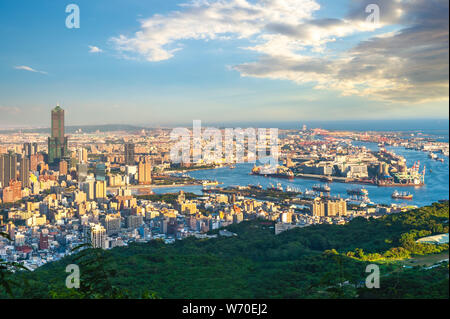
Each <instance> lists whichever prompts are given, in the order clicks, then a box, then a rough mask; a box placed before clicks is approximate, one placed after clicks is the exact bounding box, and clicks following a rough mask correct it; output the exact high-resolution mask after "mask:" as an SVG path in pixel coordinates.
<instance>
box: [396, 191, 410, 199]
mask: <svg viewBox="0 0 450 319" xmlns="http://www.w3.org/2000/svg"><path fill="white" fill-rule="evenodd" d="M392 198H393V199H408V200H409V199H413V195H412V194H411V193H408V192H402V193H400V192H397V191H394V192H393V193H392Z"/></svg>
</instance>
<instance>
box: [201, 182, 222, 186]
mask: <svg viewBox="0 0 450 319" xmlns="http://www.w3.org/2000/svg"><path fill="white" fill-rule="evenodd" d="M218 184H219V182H218V181H203V182H202V185H203V186H215V185H218Z"/></svg>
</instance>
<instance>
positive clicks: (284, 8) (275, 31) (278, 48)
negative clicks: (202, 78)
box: [111, 0, 449, 103]
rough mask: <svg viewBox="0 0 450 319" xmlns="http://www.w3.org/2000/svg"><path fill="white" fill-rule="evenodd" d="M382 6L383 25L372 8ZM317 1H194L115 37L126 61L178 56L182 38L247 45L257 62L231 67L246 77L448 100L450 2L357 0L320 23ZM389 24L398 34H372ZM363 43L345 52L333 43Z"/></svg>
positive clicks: (402, 99) (379, 96)
mask: <svg viewBox="0 0 450 319" xmlns="http://www.w3.org/2000/svg"><path fill="white" fill-rule="evenodd" d="M371 3H374V4H376V5H378V7H379V8H380V22H379V23H378V24H375V23H371V22H370V21H369V22H368V21H366V18H367V16H368V14H369V13H367V12H366V7H367V5H369V4H371ZM319 10H320V5H319V4H318V3H317V2H316V1H314V0H260V1H252V2H251V1H247V0H218V1H206V0H202V1H191V2H188V3H186V4H183V5H182V6H181V9H180V10H179V11H173V12H171V13H169V14H167V15H158V14H157V15H154V16H152V17H150V18H148V19H143V20H141V28H140V30H139V31H138V32H136V33H135V34H133V35H130V36H126V35H119V36H117V37H114V38H112V39H111V41H112V42H113V44H114V45H115V47H116V49H117V50H119V51H120V52H121V53H122V54H123V55H125V56H128V57H133V56H134V57H135V56H138V57H143V58H145V59H146V60H148V61H151V62H157V61H163V60H167V59H170V58H172V57H174V55H175V53H176V52H177V51H179V50H181V49H182V44H181V41H183V40H189V39H190V40H192V39H193V40H203V41H209V40H234V39H246V40H248V46H247V47H245V48H244V49H246V50H250V51H254V52H257V53H258V54H259V56H260V57H259V58H258V59H257V60H256V61H249V62H247V63H244V64H240V65H235V66H233V67H232V69H234V70H236V71H238V72H239V73H240V74H241V75H242V76H247V77H257V78H268V79H278V80H289V81H293V82H295V83H298V84H310V83H312V84H314V87H315V88H317V89H333V90H336V91H338V92H340V93H341V94H342V95H358V96H363V97H367V98H369V99H376V100H382V101H387V102H395V103H422V102H429V101H440V100H447V99H448V26H449V24H448V0H378V1H374V0H353V1H352V2H351V6H350V8H348V14H347V15H346V16H344V17H340V18H328V19H327V18H320V19H319V18H316V17H315V16H316V15H317V13H318V12H319ZM388 26H392V27H393V28H394V27H395V29H396V31H389V32H386V33H384V34H381V35H380V34H372V33H371V32H372V31H376V30H379V29H380V28H383V27H388ZM354 35H356V36H358V35H359V36H361V37H362V38H364V40H361V41H360V42H359V43H356V44H354V45H353V47H352V48H350V49H347V50H345V51H342V50H341V51H333V50H332V49H330V46H329V44H330V43H333V42H336V41H338V40H343V41H345V40H346V38H347V37H349V36H354Z"/></svg>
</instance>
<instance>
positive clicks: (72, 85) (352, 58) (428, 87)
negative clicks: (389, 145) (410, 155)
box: [0, 0, 449, 128]
mask: <svg viewBox="0 0 450 319" xmlns="http://www.w3.org/2000/svg"><path fill="white" fill-rule="evenodd" d="M71 3H73V4H76V5H77V6H78V8H79V18H80V19H79V22H80V24H79V28H68V27H67V26H66V20H67V18H68V16H69V15H71V13H72V12H66V7H67V5H69V4H71ZM369 4H375V5H376V8H378V10H377V9H373V7H372V9H370V10H368V11H367V12H366V9H368V5H369ZM369 8H371V7H369ZM377 11H378V12H379V16H378V19H377V18H376V17H377V16H376V13H377ZM69 18H70V19H69V21H72V22H73V21H74V20H72V18H71V17H69ZM448 27H449V22H448V0H377V1H376V0H336V1H334V0H333V1H321V0H194V1H191V0H181V1H175V0H148V1H142V0H127V1H119V0H108V1H105V0H70V1H63V0H56V1H55V0H28V1H23V0H20V1H19V0H18V1H1V2H0V39H1V45H0V127H2V128H8V127H18V126H49V124H50V114H49V113H50V110H51V108H53V107H54V106H55V105H56V104H57V103H59V104H60V105H61V106H62V107H63V108H64V109H65V110H66V124H67V125H92V124H135V125H145V126H164V125H173V124H175V123H177V124H178V123H192V121H193V120H202V121H204V122H221V123H226V122H230V123H231V122H233V121H244V122H270V121H277V122H282V121H291V122H292V121H299V122H301V121H310V120H325V121H327V120H330V121H331V120H364V119H370V120H376V119H381V120H382V119H427V118H434V119H448V114H449V113H448V112H449V111H448V110H449V109H448V97H449V87H448V78H449V75H448V62H449V51H448Z"/></svg>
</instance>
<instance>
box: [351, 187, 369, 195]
mask: <svg viewBox="0 0 450 319" xmlns="http://www.w3.org/2000/svg"><path fill="white" fill-rule="evenodd" d="M347 194H349V195H358V196H367V195H369V192H368V191H367V189H365V188H353V189H347Z"/></svg>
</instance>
